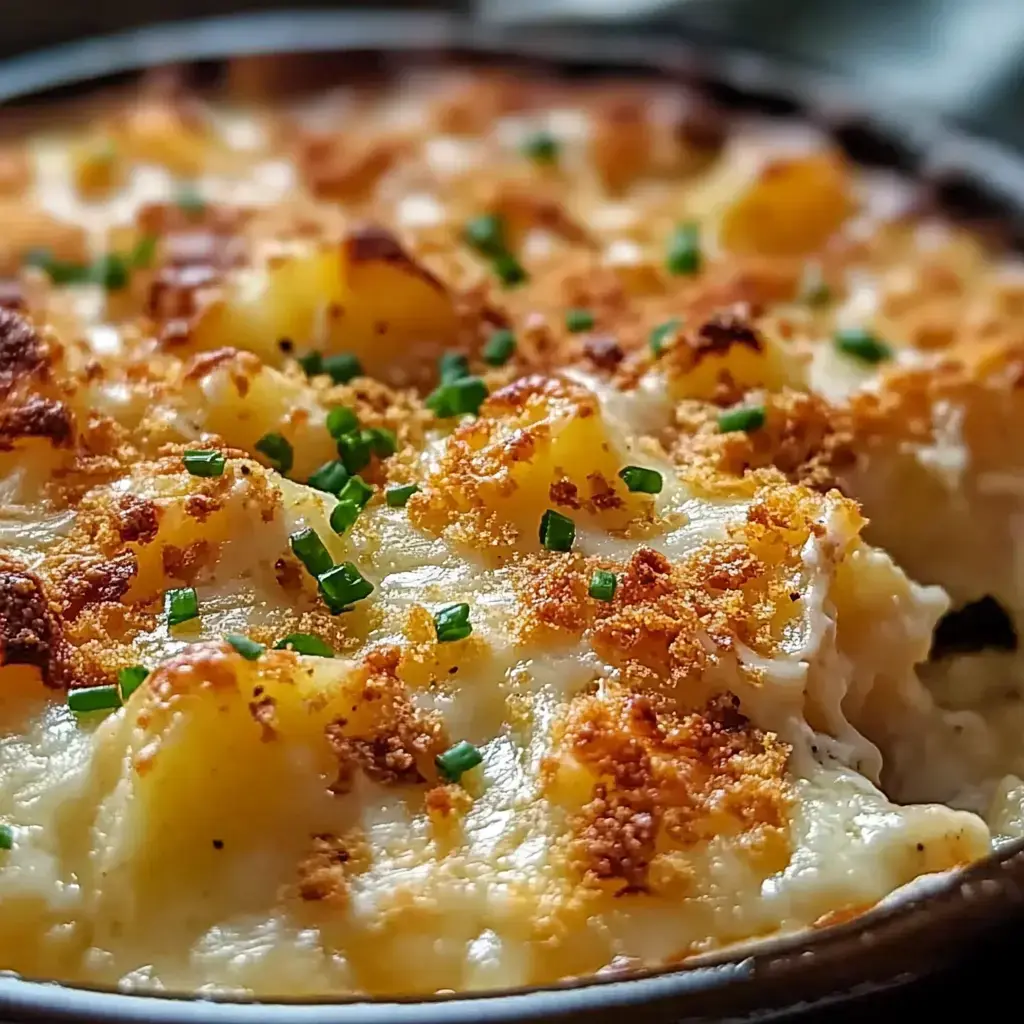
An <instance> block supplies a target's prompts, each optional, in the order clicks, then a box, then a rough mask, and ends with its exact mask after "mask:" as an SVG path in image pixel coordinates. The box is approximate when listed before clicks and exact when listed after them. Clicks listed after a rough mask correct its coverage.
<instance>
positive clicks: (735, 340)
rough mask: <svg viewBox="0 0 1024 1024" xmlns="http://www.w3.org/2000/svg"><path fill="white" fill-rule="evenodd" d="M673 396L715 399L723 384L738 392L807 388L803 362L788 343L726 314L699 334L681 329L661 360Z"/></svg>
mask: <svg viewBox="0 0 1024 1024" xmlns="http://www.w3.org/2000/svg"><path fill="white" fill-rule="evenodd" d="M660 365H661V367H662V369H663V371H664V373H665V375H666V377H667V379H668V389H669V393H670V394H671V396H672V397H673V398H674V399H676V400H678V399H683V398H691V399H702V400H705V401H708V400H710V399H711V398H712V397H714V396H715V395H716V392H717V390H718V388H719V385H720V384H722V383H728V384H729V385H730V386H731V387H734V388H735V389H737V390H738V391H747V390H749V389H751V388H765V389H766V390H768V391H779V390H781V389H782V388H783V387H787V386H788V387H798V388H799V387H801V385H802V383H803V380H802V377H801V372H802V371H801V366H800V364H799V363H797V361H795V360H794V359H793V358H792V357H791V356H787V355H786V353H785V351H784V348H783V342H781V341H780V340H778V339H777V338H774V337H772V336H770V335H768V334H766V333H764V332H762V331H760V330H756V329H755V328H753V327H752V326H751V325H749V324H748V323H746V322H745V321H744V320H742V319H741V318H738V317H733V316H730V315H721V316H718V317H715V318H713V319H712V320H710V321H708V322H707V323H706V324H704V325H703V326H701V327H700V328H699V329H698V330H697V331H696V333H693V334H690V333H681V334H680V335H679V337H678V338H677V339H676V341H675V343H674V344H673V345H672V346H671V347H670V348H669V349H668V350H667V351H666V353H665V356H664V357H663V358H662V360H661V363H660Z"/></svg>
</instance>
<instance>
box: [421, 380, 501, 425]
mask: <svg viewBox="0 0 1024 1024" xmlns="http://www.w3.org/2000/svg"><path fill="white" fill-rule="evenodd" d="M486 397H487V385H486V384H485V383H484V382H483V381H482V380H481V379H480V378H479V377H460V378H459V379H458V380H453V381H449V382H448V383H447V384H442V385H441V386H440V387H439V388H437V389H436V390H434V391H432V392H431V393H430V394H429V395H428V396H427V398H426V406H427V408H428V409H430V411H431V412H433V414H434V415H435V416H437V417H438V418H439V419H447V418H448V417H451V416H460V415H462V414H463V413H477V412H479V411H480V406H481V405H483V402H484V399H485V398H486Z"/></svg>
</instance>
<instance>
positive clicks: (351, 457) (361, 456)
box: [338, 433, 370, 473]
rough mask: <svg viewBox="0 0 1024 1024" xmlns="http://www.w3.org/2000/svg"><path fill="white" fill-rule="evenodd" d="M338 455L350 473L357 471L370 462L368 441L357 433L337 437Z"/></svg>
mask: <svg viewBox="0 0 1024 1024" xmlns="http://www.w3.org/2000/svg"><path fill="white" fill-rule="evenodd" d="M338 456H339V458H340V459H341V461H342V462H343V463H344V464H345V468H346V469H347V470H348V471H349V472H350V473H358V472H359V470H361V469H365V468H366V467H367V466H368V465H369V464H370V442H369V441H368V440H367V439H366V438H365V437H364V436H363V434H362V433H358V434H345V435H344V437H339V438H338Z"/></svg>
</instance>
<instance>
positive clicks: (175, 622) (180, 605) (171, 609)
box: [164, 587, 199, 626]
mask: <svg viewBox="0 0 1024 1024" xmlns="http://www.w3.org/2000/svg"><path fill="white" fill-rule="evenodd" d="M164 611H166V612H167V625H168V626H180V625H181V624H182V623H183V622H188V621H189V620H190V619H196V618H198V617H199V595H198V594H197V593H196V591H195V587H181V588H179V589H178V590H168V591H166V592H165V593H164Z"/></svg>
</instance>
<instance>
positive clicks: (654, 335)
mask: <svg viewBox="0 0 1024 1024" xmlns="http://www.w3.org/2000/svg"><path fill="white" fill-rule="evenodd" d="M682 326H683V322H682V320H679V319H672V320H666V321H665V322H664V323H663V324H658V326H657V327H654V328H652V330H651V333H650V335H649V336H648V338H647V344H648V345H650V347H651V351H652V352H653V353H654V354H655V355H656V356H660V355H661V353H662V352H664V351H665V345H666V343H667V342H668V340H669V339H670V338H671V337H672V336H673V335H674V334H675V333H676V331H678V330H679V328H680V327H682Z"/></svg>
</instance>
